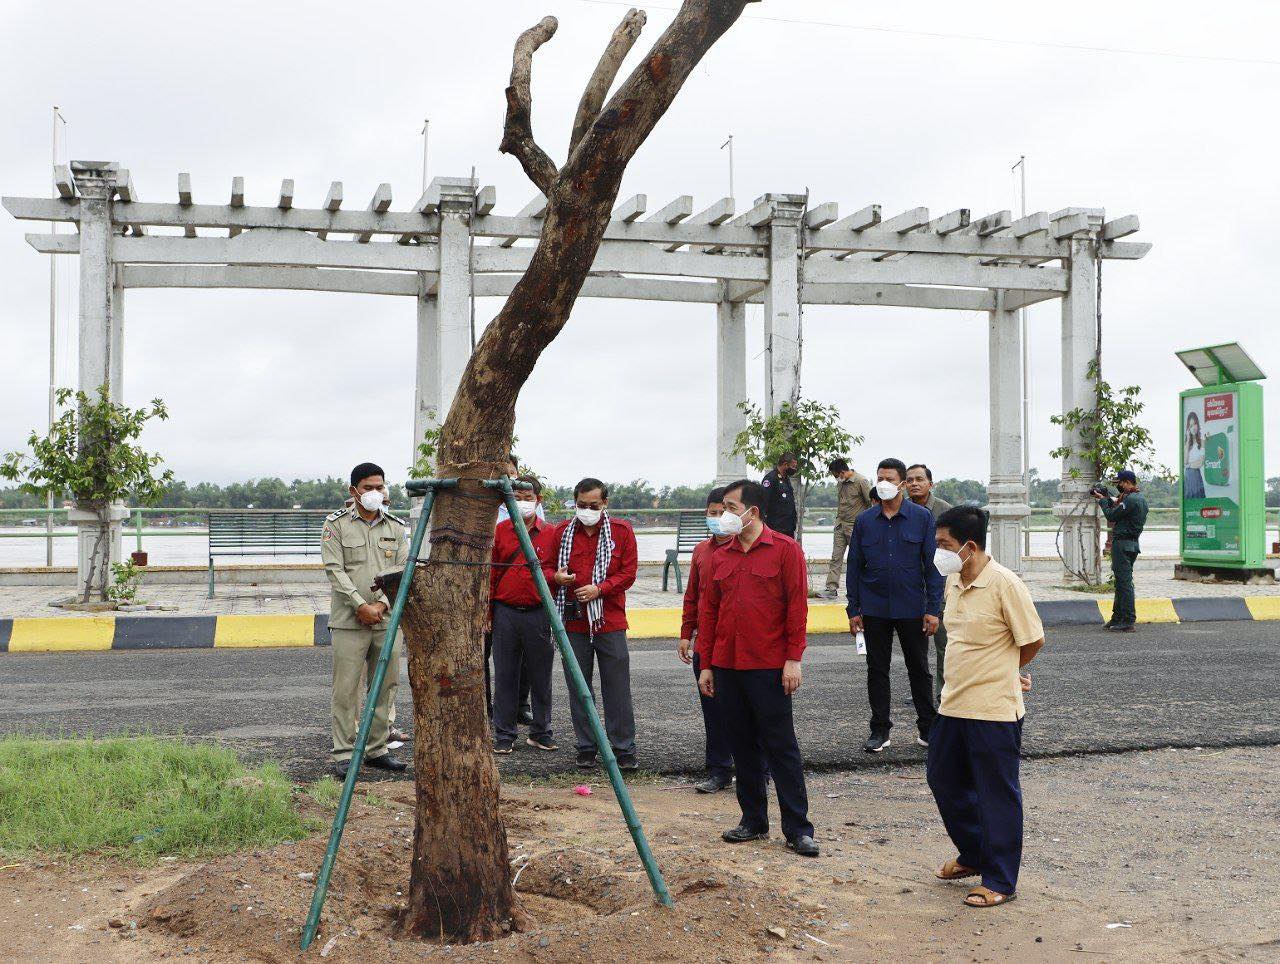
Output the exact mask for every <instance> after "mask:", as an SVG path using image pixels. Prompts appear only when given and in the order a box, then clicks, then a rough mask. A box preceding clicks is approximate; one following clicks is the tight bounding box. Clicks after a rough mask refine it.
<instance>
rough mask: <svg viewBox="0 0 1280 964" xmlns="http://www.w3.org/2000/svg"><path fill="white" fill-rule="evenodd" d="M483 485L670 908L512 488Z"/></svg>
mask: <svg viewBox="0 0 1280 964" xmlns="http://www.w3.org/2000/svg"><path fill="white" fill-rule="evenodd" d="M517 484H519V485H520V486H521V488H526V487H528V483H523V484H521V483H517ZM484 485H485V486H486V487H487V488H493V489H501V490H502V496H503V499H504V500H505V502H506V505H507V512H508V513H509V514H510V516H511V524H512V526H514V527H515V530H516V536H517V538H519V540H520V548H521V549H522V550H524V558H525V560H526V561H527V562H528V564H529V572H530V573H531V574H532V575H533V581H534V584H535V585H536V586H537V587H538V596H539V598H540V599H541V600H542V608H543V609H544V610H545V611H546V614H547V618H548V619H549V620H550V621H551V632H552V635H554V636H555V640H556V646H557V647H558V648H559V649H560V659H561V661H562V662H563V663H564V666H565V670H566V675H567V676H568V677H569V681H570V683H571V684H572V685H571V687H570V688H571V689H572V690H573V697H574V699H576V700H577V701H578V705H579V706H581V707H582V711H583V712H584V713H585V714H586V716H587V722H588V723H589V724H590V726H591V734H592V736H593V737H594V738H595V741H596V748H597V749H598V750H599V751H600V759H601V760H603V761H604V768H605V771H606V772H607V773H608V774H609V782H610V783H611V784H613V793H614V796H616V797H617V798H618V806H619V807H620V808H621V809H622V817H623V819H624V820H625V821H626V824H627V829H628V830H629V831H631V839H632V840H633V841H634V842H635V845H636V852H637V853H639V854H640V862H641V863H642V864H644V869H645V873H647V874H648V875H649V884H650V886H652V887H653V893H654V896H655V897H657V898H658V903H660V904H662V905H663V906H665V907H671V906H672V905H673V903H674V901H672V899H671V892H670V891H668V890H667V884H666V881H664V880H663V879H662V871H661V870H659V869H658V861H657V860H656V859H654V856H653V851H652V850H650V849H649V841H648V840H647V839H646V838H645V835H644V828H643V827H641V826H640V817H639V816H638V815H637V814H636V808H635V805H634V804H633V803H632V802H631V794H630V792H628V790H627V784H626V782H625V781H624V780H623V779H622V771H621V770H619V769H618V760H617V758H616V757H615V756H614V755H613V747H611V746H610V745H609V737H608V735H607V734H606V733H605V730H604V725H603V724H602V723H601V722H600V714H598V713H597V712H596V704H595V701H594V700H593V699H592V698H591V688H590V687H589V686H587V680H586V678H585V677H584V676H583V675H582V668H581V667H580V666H579V665H578V657H577V656H575V655H574V652H573V647H572V646H570V645H569V636H568V634H567V633H566V632H565V630H564V623H563V622H562V621H561V619H560V612H559V610H557V609H556V604H555V601H554V600H553V599H552V598H551V589H550V587H548V586H547V580H546V577H545V576H544V575H543V573H542V566H541V565H540V564H539V562H538V554H537V553H536V552H535V551H534V548H533V542H532V541H531V540H530V539H529V530H528V529H526V528H525V525H524V517H523V516H522V515H521V514H520V507H519V505H517V504H516V497H515V489H514V487H513V486H512V483H511V479H510V478H509V477H508V476H505V475H504V476H502V477H501V478H499V479H491V480H488V481H486V482H485V483H484Z"/></svg>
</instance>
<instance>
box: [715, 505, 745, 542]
mask: <svg viewBox="0 0 1280 964" xmlns="http://www.w3.org/2000/svg"><path fill="white" fill-rule="evenodd" d="M750 511H751V510H750V509H748V510H747V512H750ZM745 528H746V520H745V519H744V518H743V517H742V516H740V515H738V514H737V513H736V512H728V511H726V512H725V514H724V515H722V516H721V517H720V531H721V532H722V533H724V534H725V535H726V536H736V535H740V534H741V533H742V530H743V529H745Z"/></svg>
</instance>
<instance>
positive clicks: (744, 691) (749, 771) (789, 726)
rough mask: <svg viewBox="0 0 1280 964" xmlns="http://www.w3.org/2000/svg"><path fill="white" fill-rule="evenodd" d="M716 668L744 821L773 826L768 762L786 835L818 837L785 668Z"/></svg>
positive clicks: (762, 827)
mask: <svg viewBox="0 0 1280 964" xmlns="http://www.w3.org/2000/svg"><path fill="white" fill-rule="evenodd" d="M712 672H713V674H714V675H715V688H716V696H715V701H716V705H717V706H718V707H719V709H720V719H721V720H722V721H723V722H724V728H725V732H726V733H728V735H729V746H730V747H731V748H732V750H733V763H734V767H735V768H736V769H737V771H738V787H737V789H738V806H739V807H741V808H742V824H743V826H746V827H750V828H751V829H752V830H757V831H762V832H763V831H766V830H768V829H769V784H768V781H767V772H766V769H765V764H766V761H768V770H770V771H772V773H773V783H774V786H775V787H776V788H777V791H778V810H779V811H780V812H781V813H782V832H783V834H784V835H785V836H786V838H787V839H788V840H794V839H795V838H796V837H801V836H805V837H812V836H813V824H811V823H810V822H809V794H808V791H807V790H806V789H805V785H804V761H803V760H802V759H801V757H800V746H799V744H797V743H796V728H795V724H794V722H793V721H792V717H791V697H790V696H788V695H787V694H786V693H784V692H783V691H782V670H780V669H722V668H721V667H719V666H716V667H713V669H712ZM762 745H763V747H764V753H763V755H762V754H761V752H760V747H761V746H762Z"/></svg>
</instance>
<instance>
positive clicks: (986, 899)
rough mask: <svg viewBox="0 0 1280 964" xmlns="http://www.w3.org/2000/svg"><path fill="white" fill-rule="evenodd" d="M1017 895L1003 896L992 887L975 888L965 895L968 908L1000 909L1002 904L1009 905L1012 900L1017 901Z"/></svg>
mask: <svg viewBox="0 0 1280 964" xmlns="http://www.w3.org/2000/svg"><path fill="white" fill-rule="evenodd" d="M1017 898H1018V895H1017V894H1002V893H1000V892H999V891H997V890H992V889H991V888H990V887H975V888H973V890H971V891H969V893H967V894H965V895H964V904H965V906H966V907H977V908H984V907H999V906H1000V905H1001V904H1007V903H1009V901H1011V900H1017Z"/></svg>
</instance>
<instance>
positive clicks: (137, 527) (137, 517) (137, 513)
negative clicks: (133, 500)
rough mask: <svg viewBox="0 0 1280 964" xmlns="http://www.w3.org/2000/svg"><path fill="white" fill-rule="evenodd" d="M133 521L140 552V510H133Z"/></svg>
mask: <svg viewBox="0 0 1280 964" xmlns="http://www.w3.org/2000/svg"><path fill="white" fill-rule="evenodd" d="M133 519H134V523H135V530H136V531H137V533H138V551H139V552H141V551H142V510H141V509H134V510H133Z"/></svg>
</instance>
